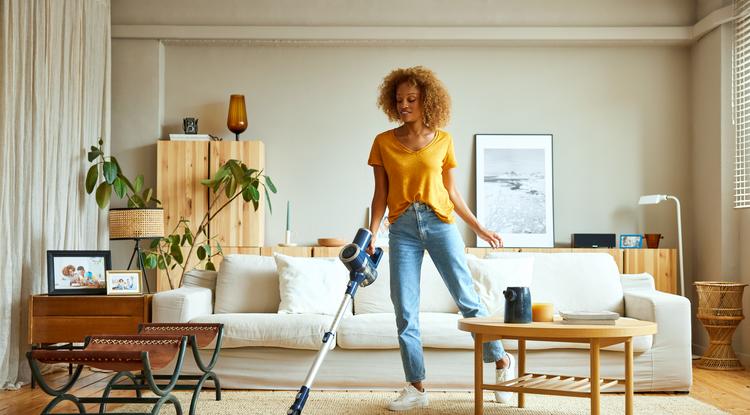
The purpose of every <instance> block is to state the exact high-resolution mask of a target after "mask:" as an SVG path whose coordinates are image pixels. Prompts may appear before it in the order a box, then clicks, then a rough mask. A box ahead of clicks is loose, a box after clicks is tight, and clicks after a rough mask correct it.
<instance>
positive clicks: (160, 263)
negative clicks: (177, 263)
mask: <svg viewBox="0 0 750 415" xmlns="http://www.w3.org/2000/svg"><path fill="white" fill-rule="evenodd" d="M157 264H158V267H159V269H166V268H167V264H166V263H165V262H164V257H161V256H160V257H159V258H158V261H157Z"/></svg>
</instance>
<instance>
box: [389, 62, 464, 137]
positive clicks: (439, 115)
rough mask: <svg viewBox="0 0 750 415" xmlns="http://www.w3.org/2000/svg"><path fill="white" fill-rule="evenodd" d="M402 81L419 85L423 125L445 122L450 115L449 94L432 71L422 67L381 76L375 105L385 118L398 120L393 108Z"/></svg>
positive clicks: (433, 126) (432, 125)
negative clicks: (376, 104)
mask: <svg viewBox="0 0 750 415" xmlns="http://www.w3.org/2000/svg"><path fill="white" fill-rule="evenodd" d="M403 83H408V84H411V85H413V86H416V87H417V88H419V91H420V97H421V99H422V115H423V117H424V120H423V121H424V123H425V125H427V126H429V127H432V128H442V127H444V126H445V125H446V124H448V120H449V119H450V114H451V97H450V95H448V91H446V90H445V87H444V86H443V83H442V82H440V80H439V79H438V78H437V76H435V73H434V72H432V71H431V70H429V69H427V68H425V67H423V66H413V67H411V68H398V69H395V70H393V71H391V73H389V74H388V75H387V76H386V77H385V78H383V83H382V84H380V96H379V97H378V107H380V109H382V110H383V112H384V113H385V115H387V116H388V120H390V121H399V120H400V119H401V117H399V113H398V109H397V108H396V88H398V86H399V85H401V84H403Z"/></svg>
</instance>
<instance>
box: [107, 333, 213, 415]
mask: <svg viewBox="0 0 750 415" xmlns="http://www.w3.org/2000/svg"><path fill="white" fill-rule="evenodd" d="M223 333H224V325H223V324H214V323H144V324H140V325H139V326H138V334H140V335H144V336H150V335H167V334H169V335H180V336H187V338H188V343H189V344H190V349H191V350H192V352H193V359H195V364H196V365H197V366H198V369H200V371H201V372H203V374H202V375H180V379H179V381H180V383H178V384H177V385H175V387H174V388H175V389H177V390H192V391H193V398H192V400H191V401H190V412H189V414H190V415H195V410H196V406H197V405H198V398H199V397H200V393H201V389H203V384H204V383H205V382H206V381H207V380H211V381H213V383H214V389H215V390H216V400H217V401H220V400H221V383H220V382H219V376H218V375H217V374H216V373H215V372H213V368H214V366H215V365H216V362H217V361H218V359H219V350H221V342H222V337H223ZM214 341H215V343H214V350H213V354H212V355H211V360H210V361H209V362H208V364H206V363H204V362H203V359H201V356H200V353H199V350H200V349H201V348H207V347H208V346H209V345H210V344H211V343H212V342H214ZM169 378H170V376H169V375H154V379H157V380H161V379H169ZM183 381H191V382H189V383H182V382H183ZM115 388H117V389H119V388H120V386H119V385H118V386H116V387H115ZM123 389H125V388H123Z"/></svg>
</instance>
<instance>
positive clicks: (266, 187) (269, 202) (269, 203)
mask: <svg viewBox="0 0 750 415" xmlns="http://www.w3.org/2000/svg"><path fill="white" fill-rule="evenodd" d="M263 191H264V192H266V204H267V205H268V213H270V214H272V215H273V208H272V207H271V195H269V194H268V186H263Z"/></svg>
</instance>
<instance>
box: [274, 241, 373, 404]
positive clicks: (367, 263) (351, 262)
mask: <svg viewBox="0 0 750 415" xmlns="http://www.w3.org/2000/svg"><path fill="white" fill-rule="evenodd" d="M371 240H372V232H370V231H369V230H368V229H365V228H360V229H359V230H358V231H357V235H355V236H354V241H352V243H350V244H348V245H345V246H344V247H343V248H342V249H341V252H339V259H340V260H341V262H343V263H344V266H346V269H348V270H349V283H348V284H347V285H346V292H345V293H344V300H343V301H342V302H341V305H340V306H339V309H338V311H337V312H336V316H335V317H334V319H333V323H331V327H330V328H329V329H328V331H327V332H326V333H325V334H324V335H323V344H322V345H321V346H320V350H319V351H318V354H317V356H316V357H315V361H314V362H313V365H312V367H311V368H310V370H309V371H308V372H307V377H306V378H305V383H304V384H303V385H302V387H301V388H300V389H299V392H297V396H296V397H295V399H294V404H292V406H291V407H290V408H289V410H288V411H287V412H286V413H287V415H300V414H301V413H302V409H303V408H304V407H305V402H307V397H308V396H309V394H310V388H311V387H312V383H313V380H314V379H315V376H316V375H317V374H318V370H319V369H320V366H321V365H322V364H323V360H325V358H326V355H327V354H328V352H329V351H330V350H333V348H334V347H336V328H338V326H339V323H340V322H341V319H342V318H343V317H344V313H345V312H346V310H347V309H348V307H349V304H350V303H351V301H352V300H353V299H354V295H355V294H356V293H357V288H359V287H367V286H368V285H370V284H372V283H373V282H375V280H376V279H377V278H378V271H377V268H378V264H379V263H380V260H381V259H382V258H383V249H382V248H375V253H374V254H373V255H372V256H370V255H369V254H368V253H367V248H368V247H369V246H370V241H371Z"/></svg>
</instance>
